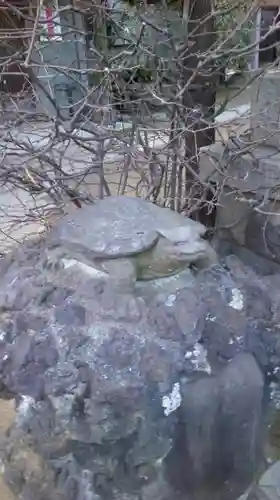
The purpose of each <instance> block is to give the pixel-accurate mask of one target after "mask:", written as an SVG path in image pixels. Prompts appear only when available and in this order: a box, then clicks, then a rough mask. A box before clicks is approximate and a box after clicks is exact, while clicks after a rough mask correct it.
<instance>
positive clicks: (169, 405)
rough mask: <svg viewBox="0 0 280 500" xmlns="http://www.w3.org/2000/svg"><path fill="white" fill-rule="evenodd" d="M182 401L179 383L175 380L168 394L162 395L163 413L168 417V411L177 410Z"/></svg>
mask: <svg viewBox="0 0 280 500" xmlns="http://www.w3.org/2000/svg"><path fill="white" fill-rule="evenodd" d="M181 403H182V396H181V392H180V384H179V382H176V383H175V384H174V385H173V388H172V391H171V393H170V394H169V395H168V396H163V398H162V407H163V409H164V415H165V416H166V417H168V415H170V413H173V411H175V410H177V408H179V406H180V405H181Z"/></svg>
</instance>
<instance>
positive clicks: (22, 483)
mask: <svg viewBox="0 0 280 500" xmlns="http://www.w3.org/2000/svg"><path fill="white" fill-rule="evenodd" d="M110 203H111V206H112V207H113V206H116V205H114V203H115V202H114V199H111V200H109V199H108V200H105V201H104V202H98V203H97V207H98V206H100V207H101V208H102V207H108V206H109V205H108V204H110ZM116 203H118V202H116ZM124 203H127V207H128V206H129V207H130V211H131V213H128V212H124V213H123V211H122V210H123V207H124V204H122V205H121V206H119V207H118V210H120V215H119V216H117V209H115V211H112V210H109V209H108V214H107V215H106V216H105V212H104V216H103V218H102V217H100V218H99V217H96V220H95V219H91V218H90V217H89V215H88V214H92V213H95V207H90V209H84V210H80V211H79V212H77V214H75V217H74V219H75V218H76V217H78V218H79V217H80V219H79V221H80V225H81V226H80V229H79V232H78V233H74V234H75V235H76V236H75V238H76V239H75V238H74V237H72V236H71V238H69V237H68V236H67V235H68V233H67V230H66V229H64V231H65V232H63V231H62V228H63V227H64V228H65V220H67V219H64V221H62V222H61V223H59V224H58V226H57V228H54V230H53V232H52V233H46V234H45V235H44V237H42V238H41V239H38V241H31V240H30V241H29V242H26V243H24V244H23V245H21V246H19V247H18V248H17V249H15V251H14V252H12V253H11V255H8V256H6V257H5V258H4V259H3V260H2V261H0V311H1V314H0V398H1V397H2V398H8V397H13V398H14V399H15V405H16V420H15V423H14V425H13V426H12V427H11V428H10V429H9V432H8V433H7V435H6V439H5V440H4V441H3V442H1V447H0V460H1V470H2V471H3V472H4V477H5V481H6V482H7V484H8V485H9V486H10V488H11V490H12V492H13V493H14V495H15V498H17V499H19V500H109V499H110V500H139V499H141V500H170V499H172V500H236V499H237V498H238V497H239V496H240V495H241V494H243V493H244V492H245V491H246V489H247V488H248V487H249V485H250V484H251V482H252V481H253V479H254V476H255V474H256V472H257V471H258V469H259V468H260V466H261V465H262V459H263V439H264V434H265V426H266V422H267V420H266V409H267V399H268V397H267V393H268V392H269V387H268V382H269V376H270V375H271V374H272V375H273V376H274V377H275V378H276V379H277V381H278V383H279V382H280V373H279V370H278V369H279V366H280V361H279V360H280V342H279V324H280V320H279V316H280V296H279V276H276V277H275V280H274V281H273V280H272V278H271V277H268V278H267V281H266V280H265V279H264V278H259V277H258V276H257V275H256V274H255V273H254V272H252V271H251V270H250V269H248V268H246V267H244V266H243V265H242V263H241V262H240V261H238V260H237V259H234V258H233V259H230V258H228V259H227V261H226V263H217V264H216V265H211V266H210V267H207V269H204V268H203V269H201V270H198V271H196V272H193V270H192V269H191V268H188V267H187V268H186V269H183V270H182V271H180V273H176V272H175V269H173V271H174V274H172V275H170V276H167V277H160V276H162V274H165V273H166V272H167V271H168V273H169V270H167V271H166V270H165V269H164V273H163V271H162V270H160V273H158V272H157V273H155V276H156V279H146V280H145V279H144V280H139V281H137V282H136V283H135V286H134V287H133V289H130V290H128V291H127V293H124V294H123V293H121V290H120V289H119V288H118V287H114V286H111V283H110V280H109V279H108V278H107V275H106V274H104V273H100V274H99V273H98V272H96V273H95V267H90V266H92V265H93V266H94V265H95V262H96V260H95V259H98V258H99V257H100V258H101V259H103V253H102V252H103V251H104V246H102V245H101V243H102V242H103V243H104V245H107V247H106V248H107V254H106V255H108V251H109V250H108V249H111V253H113V254H114V251H113V250H114V241H115V245H116V248H117V250H116V252H115V253H116V255H117V257H116V258H115V259H112V260H114V263H115V265H116V266H117V267H118V262H119V265H120V268H121V272H124V270H125V269H124V267H125V266H124V265H123V261H122V259H120V258H119V247H120V241H118V240H117V239H114V238H113V237H112V235H115V236H117V235H118V234H120V235H126V236H127V237H128V244H129V245H131V247H133V245H132V242H134V243H135V242H136V243H137V242H138V241H139V239H137V238H134V237H133V238H132V237H131V235H134V234H135V232H141V231H142V232H143V233H144V234H150V235H152V236H153V234H154V236H153V237H154V238H155V240H156V241H159V240H160V236H158V232H159V231H158V229H160V228H161V230H162V231H163V232H164V233H165V235H166V231H169V230H170V229H171V236H170V232H169V233H167V234H168V238H169V239H168V241H169V242H171V243H170V245H171V248H173V243H174V241H172V230H174V228H175V229H176V231H179V234H180V231H181V230H182V233H183V235H184V238H185V240H184V241H185V243H184V245H186V246H187V243H186V242H189V244H190V245H191V243H192V242H193V240H192V239H191V237H190V238H189V239H188V238H186V235H187V234H188V228H191V230H190V235H192V237H193V236H194V235H195V237H194V240H195V238H197V239H196V240H195V241H199V242H200V239H199V238H200V237H202V234H203V231H204V228H203V226H201V225H197V224H195V223H193V222H190V221H189V220H188V219H184V218H182V217H180V216H178V215H176V214H173V213H172V212H170V211H169V210H164V209H159V210H161V212H160V213H159V212H158V209H157V208H154V207H153V206H152V205H150V204H148V203H145V202H144V203H143V202H142V201H139V207H140V208H139V210H136V209H135V208H134V212H133V213H134V214H136V213H137V214H138V219H135V217H132V209H131V207H132V206H136V205H135V203H138V200H136V201H135V203H134V201H133V203H131V200H130V199H128V201H127V202H126V200H124ZM141 207H142V209H143V213H142V215H141ZM102 210H103V208H102ZM104 210H105V208H104ZM153 210H155V211H157V212H158V216H155V215H153ZM147 212H148V213H149V221H148V220H147V217H148V213H147ZM97 213H99V211H98V210H97ZM85 214H86V215H87V216H85ZM125 217H126V218H127V219H128V220H129V221H130V226H129V227H130V233H127V225H126V229H125V231H124V232H122V231H121V230H120V229H119V232H117V231H116V227H119V228H121V227H122V224H123V221H124V219H125ZM155 220H156V221H157V224H156V223H155V222H154V221H155ZM172 220H173V222H172V223H171V222H170V221H172ZM96 221H98V224H96V227H97V228H99V233H98V238H97V239H96V242H99V247H98V248H99V250H98V248H97V247H96V246H94V245H95V244H96V242H95V240H94V223H95V222H96ZM132 221H133V223H132ZM112 222H114V225H115V226H114V228H113V226H112ZM148 222H149V224H148ZM158 222H160V224H159V223H158ZM102 223H103V224H104V227H103V226H102ZM176 224H177V225H176ZM66 227H67V225H66ZM102 227H103V230H102ZM110 228H111V229H110ZM148 228H149V229H148ZM182 228H183V229H182ZM153 229H154V233H153V232H152V230H153ZM89 230H91V231H92V233H93V235H91V236H90V235H89V232H88V231H89ZM103 231H104V233H103ZM149 231H150V232H149ZM193 231H194V232H193ZM110 234H111V237H110V238H109V235H110ZM100 235H104V236H102V237H103V240H102V237H100ZM173 235H174V232H173ZM177 235H178V232H177ZM56 236H58V237H60V240H59V241H60V242H61V245H60V244H59V241H58V242H57V240H56V239H55V237H56ZM137 236H143V235H141V234H140V235H137ZM152 236H151V238H150V243H149V244H151V245H152V243H151V241H153V238H152ZM87 238H88V240H87ZM157 238H158V240H157ZM182 239H183V238H181V237H180V238H178V239H177V238H176V242H175V244H174V246H175V248H176V244H178V246H180V245H181V240H182ZM69 240H70V243H71V242H72V243H73V245H71V244H70V245H69V246H68V242H69ZM178 240H179V241H178ZM85 241H86V243H85ZM90 241H93V243H92V245H93V246H94V252H92V251H91V250H90V248H91V245H90ZM145 241H146V242H147V241H148V240H145ZM54 242H55V244H54ZM94 242H95V243H94ZM108 242H109V243H110V245H109V243H108ZM140 242H141V238H140ZM146 244H147V245H148V243H146ZM156 244H157V243H156ZM141 245H143V243H141V244H140V246H141ZM168 245H169V243H168ZM148 246H149V245H148ZM69 248H70V250H71V251H70V250H68V249H69ZM125 248H128V246H126V247H125ZM137 248H138V247H137ZM141 248H143V247H142V246H141ZM152 248H154V247H151V248H150V250H151V249H152ZM169 248H170V247H169ZM205 248H208V244H207V247H205ZM53 250H57V251H58V254H57V255H59V251H61V254H65V255H66V258H68V257H69V256H70V255H72V250H74V252H73V254H74V255H75V256H76V258H77V259H78V260H79V259H80V262H82V255H84V254H86V257H87V259H85V260H86V262H89V266H88V265H87V266H86V269H92V270H93V272H92V273H90V272H81V267H80V268H79V267H78V266H64V267H63V266H61V267H59V266H58V268H57V269H56V272H53V269H49V268H48V267H47V268H45V272H42V267H43V262H45V260H46V258H47V256H48V255H52V254H53ZM97 250H98V251H97ZM132 250H133V248H132ZM150 250H149V249H148V248H147V250H146V251H147V252H149V251H150ZM134 251H135V247H134ZM134 251H133V256H134V258H135V259H136V261H137V265H136V264H135V269H136V271H135V275H136V277H135V279H136V278H138V276H142V275H139V274H138V273H139V270H138V269H139V268H138V267H137V266H138V260H137V259H138V255H139V254H141V251H140V252H139V253H136V254H135V253H134ZM137 251H138V250H137ZM67 252H69V253H67ZM98 252H99V253H98ZM142 253H143V254H144V253H145V252H144V251H143V252H142ZM61 254H60V255H61ZM185 254H186V255H189V256H190V254H191V252H185ZM195 255H196V258H197V256H198V254H195V251H193V257H194V256H195ZM207 255H208V254H206V253H205V254H203V258H204V257H205V256H207ZM92 257H94V258H93V259H92ZM128 257H129V259H130V258H131V256H130V255H129V256H128ZM193 257H192V258H193ZM59 258H60V257H59ZM185 259H186V257H185ZM109 260H110V259H108V261H109ZM209 261H210V262H212V258H211V259H209ZM209 261H208V262H209ZM105 262H106V264H107V257H106V259H105ZM194 262H195V260H194ZM189 264H190V260H188V259H187V260H185V261H184V265H187V266H189ZM180 265H181V264H180ZM179 269H181V267H180V266H179ZM97 271H98V270H97ZM144 272H146V267H145V266H144V268H143V270H141V273H144ZM117 274H118V272H117ZM145 276H146V275H145ZM138 279H139V278H138ZM272 375H271V376H272ZM277 377H278V378H277Z"/></svg>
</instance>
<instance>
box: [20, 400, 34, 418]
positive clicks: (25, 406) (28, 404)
mask: <svg viewBox="0 0 280 500" xmlns="http://www.w3.org/2000/svg"><path fill="white" fill-rule="evenodd" d="M34 406H35V399H34V398H32V397H31V396H22V397H21V401H20V403H19V406H18V409H17V410H18V415H19V416H20V417H21V418H24V417H26V416H27V414H28V412H29V410H30V408H32V407H34Z"/></svg>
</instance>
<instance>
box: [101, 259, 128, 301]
mask: <svg viewBox="0 0 280 500" xmlns="http://www.w3.org/2000/svg"><path fill="white" fill-rule="evenodd" d="M98 267H99V269H100V270H101V271H104V272H106V273H107V274H108V275H109V278H110V280H111V281H112V285H113V286H114V288H115V289H119V290H120V291H121V292H122V293H131V292H132V291H133V290H134V286H135V282H136V280H137V271H136V265H135V262H134V260H133V259H126V258H120V259H106V260H102V261H100V262H99V263H98Z"/></svg>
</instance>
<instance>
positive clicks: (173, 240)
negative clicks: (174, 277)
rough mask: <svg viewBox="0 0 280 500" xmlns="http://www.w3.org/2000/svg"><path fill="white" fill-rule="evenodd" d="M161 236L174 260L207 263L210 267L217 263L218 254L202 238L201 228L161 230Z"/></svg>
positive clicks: (184, 227) (188, 262)
mask: <svg viewBox="0 0 280 500" xmlns="http://www.w3.org/2000/svg"><path fill="white" fill-rule="evenodd" d="M158 233H159V235H160V236H161V237H162V238H164V239H165V240H167V241H166V250H167V251H168V254H169V257H170V259H172V260H177V261H178V262H185V263H186V264H196V263H197V262H205V265H203V267H208V266H209V265H212V264H214V263H216V262H217V255H216V252H215V251H214V250H213V248H212V247H211V245H210V244H209V243H208V242H207V241H206V240H204V239H203V238H202V237H201V227H200V224H199V226H198V227H196V225H195V224H194V225H192V226H179V227H174V228H172V229H162V230H161V229H160V230H159V231H158Z"/></svg>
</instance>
